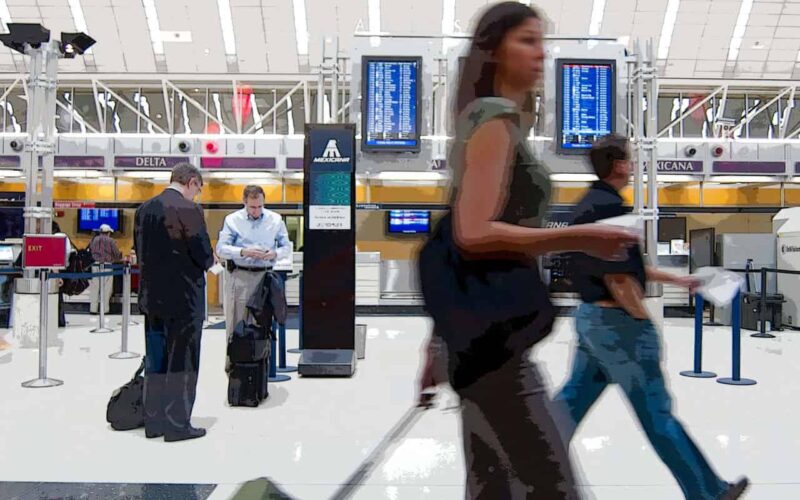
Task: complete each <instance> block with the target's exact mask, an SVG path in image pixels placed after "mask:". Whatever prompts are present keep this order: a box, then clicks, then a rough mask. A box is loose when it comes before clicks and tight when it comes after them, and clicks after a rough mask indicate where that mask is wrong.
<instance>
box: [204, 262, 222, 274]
mask: <svg viewBox="0 0 800 500" xmlns="http://www.w3.org/2000/svg"><path fill="white" fill-rule="evenodd" d="M224 270H225V268H224V267H222V264H220V263H219V262H217V263H216V264H214V265H213V266H211V269H209V270H208V272H210V273H211V274H213V275H214V276H216V275H218V274H219V273H221V272H222V271H224Z"/></svg>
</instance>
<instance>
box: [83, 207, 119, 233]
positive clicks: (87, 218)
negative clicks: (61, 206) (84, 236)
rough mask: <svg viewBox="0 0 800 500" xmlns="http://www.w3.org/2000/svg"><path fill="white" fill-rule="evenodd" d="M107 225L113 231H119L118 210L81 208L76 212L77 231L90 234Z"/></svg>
mask: <svg viewBox="0 0 800 500" xmlns="http://www.w3.org/2000/svg"><path fill="white" fill-rule="evenodd" d="M103 224H108V225H109V226H111V229H112V230H114V231H119V230H120V210H119V209H116V208H108V209H104V208H81V209H79V210H78V231H80V232H91V231H97V230H99V229H100V226H102V225H103Z"/></svg>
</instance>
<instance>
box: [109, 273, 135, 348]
mask: <svg viewBox="0 0 800 500" xmlns="http://www.w3.org/2000/svg"><path fill="white" fill-rule="evenodd" d="M130 320H131V265H130V264H129V263H127V262H126V263H125V265H124V267H123V268H122V323H121V324H120V326H121V327H122V341H121V345H120V350H119V352H115V353H114V354H110V355H109V356H108V357H109V358H111V359H133V358H138V357H139V355H138V354H136V353H135V352H128V325H129V324H130Z"/></svg>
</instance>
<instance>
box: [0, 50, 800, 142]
mask: <svg viewBox="0 0 800 500" xmlns="http://www.w3.org/2000/svg"><path fill="white" fill-rule="evenodd" d="M438 62H439V68H438V69H436V68H435V69H434V71H433V73H434V74H433V76H434V78H433V80H434V88H433V89H431V90H430V92H432V102H433V108H432V109H433V113H434V116H433V121H432V125H433V128H432V132H433V134H434V135H435V136H439V137H442V136H446V135H447V134H448V132H449V131H450V126H449V125H450V124H449V115H450V113H449V109H448V106H449V96H448V92H449V91H451V90H452V89H449V88H448V82H447V76H448V75H447V68H446V64H445V61H444V60H443V59H442V60H439V61H438ZM348 66H349V65H348V59H347V58H346V57H341V55H339V56H335V55H330V56H325V57H323V64H322V66H320V67H318V68H315V72H311V73H306V74H286V75H275V74H273V75H236V78H235V79H233V78H231V77H230V75H213V74H212V75H208V74H206V75H200V74H197V75H193V74H186V75H182V74H171V75H169V78H164V76H163V75H153V74H141V75H139V74H103V75H87V74H85V73H83V74H66V75H59V86H60V88H61V89H74V91H75V92H76V93H77V92H80V93H81V95H83V96H84V98H83V108H82V109H81V110H79V109H77V107H76V106H75V103H74V100H75V95H74V93H73V92H72V90H70V91H69V92H70V93H72V94H73V95H72V96H71V99H64V100H61V99H60V100H59V101H58V103H57V106H58V109H59V113H60V114H61V115H62V118H64V117H68V118H69V120H71V125H70V127H72V129H71V130H69V131H75V130H74V128H75V127H78V129H79V131H85V132H89V133H148V132H149V133H152V134H166V135H172V134H176V133H191V134H202V133H205V130H190V131H187V130H185V129H186V128H187V127H183V128H181V127H180V125H181V120H183V121H184V122H185V121H187V118H186V116H185V114H186V113H188V112H190V111H191V112H192V113H194V114H193V116H194V117H195V118H194V119H195V120H197V119H200V120H203V121H204V122H205V123H217V124H218V125H219V130H220V133H223V134H245V135H247V134H265V133H271V134H285V133H291V132H289V131H288V130H286V127H287V125H286V120H284V117H285V116H286V115H287V114H289V113H292V110H296V109H297V107H298V106H301V105H302V108H303V111H304V113H303V114H301V115H300V116H295V118H294V120H295V121H296V120H297V119H300V120H303V121H304V122H305V123H309V122H310V121H312V120H315V121H318V122H321V123H331V122H343V121H351V120H352V119H353V118H354V115H355V112H356V110H355V106H358V103H359V102H360V100H359V98H358V96H354V95H350V83H349V82H350V76H351V75H350V74H349V73H348V71H349V69H348ZM26 85H27V78H26V77H25V76H17V75H5V76H3V75H0V86H2V87H3V88H2V89H0V107H2V108H3V110H4V112H5V113H6V114H7V115H8V113H9V111H8V109H7V108H9V106H7V105H6V100H7V99H9V98H10V96H13V95H20V96H22V95H24V92H25V86H26ZM798 85H800V84H798ZM798 85H792V84H789V82H786V81H767V80H765V81H750V80H697V79H674V78H672V79H670V78H665V79H661V78H659V87H658V95H659V97H674V98H680V99H682V100H685V99H686V97H685V96H691V99H692V102H691V103H690V104H689V105H688V106H687V105H686V104H685V101H684V102H683V103H682V104H681V108H682V109H681V110H680V112H679V113H678V114H677V115H673V116H667V119H668V122H666V123H664V116H661V117H660V119H659V123H658V133H657V136H658V137H659V138H661V137H665V136H672V137H680V136H682V135H683V132H682V131H683V129H684V122H685V121H686V120H687V119H689V118H690V117H692V116H693V115H694V116H695V117H696V114H697V113H698V112H699V111H701V110H702V112H703V113H704V114H705V115H706V116H705V118H706V122H705V123H706V125H704V126H703V127H704V129H703V137H708V138H712V139H713V138H720V137H730V136H732V135H735V136H736V137H738V136H739V135H743V136H744V135H745V134H747V133H748V130H749V126H750V125H751V123H752V122H753V120H754V119H756V118H758V117H760V116H762V115H763V114H765V113H770V112H773V111H777V112H778V116H777V119H776V117H775V115H773V116H770V117H769V123H770V125H769V127H770V130H769V137H763V136H762V137H759V139H774V140H782V139H797V138H800V116H798V115H797V113H796V112H795V106H794V101H795V97H796V94H797V88H798ZM243 87H249V88H250V89H251V90H252V92H253V94H254V95H258V102H257V101H256V99H255V98H254V99H253V100H252V102H251V104H252V110H253V113H252V118H251V119H250V120H251V121H250V120H248V122H247V123H243V120H242V119H241V117H239V116H235V115H236V113H235V112H234V113H231V111H230V110H228V109H226V110H224V111H225V112H224V113H221V112H220V109H219V102H212V99H211V97H210V96H211V95H214V96H215V98H216V99H217V101H220V100H221V98H220V96H223V95H224V96H228V97H230V96H231V95H236V94H237V92H239V91H240V89H242V88H243ZM198 88H199V89H200V93H197V92H195V93H192V92H191V89H198ZM632 90H633V89H632ZM131 92H133V93H134V94H135V95H138V96H139V99H140V100H141V99H142V97H141V96H142V95H143V94H146V96H147V97H148V98H149V99H150V101H149V106H150V107H156V108H158V109H159V110H160V111H158V113H164V114H165V115H166V116H163V117H162V116H158V118H156V116H155V113H156V112H150V111H148V109H146V108H147V106H143V105H142V103H141V102H138V101H137V100H136V98H134V99H132V98H131ZM125 93H127V94H128V95H127V97H126V95H125ZM204 93H205V94H204ZM89 94H90V95H91V98H92V99H93V101H92V102H93V105H92V106H91V109H87V108H86V104H87V103H88V95H89ZM60 95H64V92H63V91H60ZM631 95H632V94H631ZM742 96H747V97H746V102H747V103H748V104H747V105H746V106H745V109H744V110H742V112H741V115H740V116H732V117H731V116H726V110H728V109H729V108H730V103H731V99H739V101H740V102H741V100H742ZM648 97H649V96H648ZM154 98H155V99H157V100H158V101H159V102H154V101H153V100H152V99H154ZM646 99H647V98H646ZM67 101H72V102H67ZM265 101H266V103H265ZM228 104H229V103H223V105H226V106H227V105H228ZM21 105H22V106H24V105H25V103H24V101H23V102H22V104H21ZM19 106H20V103H17V102H15V108H16V107H19ZM676 106H677V105H676ZM662 109H663V106H662ZM187 110H190V111H187ZM122 111H124V112H125V113H127V114H128V122H127V123H128V125H129V126H130V119H132V118H134V117H135V119H136V123H137V124H138V125H136V129H135V130H118V129H117V130H108V129H109V128H113V127H112V126H111V125H109V120H111V121H114V120H116V117H117V115H118V114H119V113H120V112H122ZM24 114H25V110H24V109H15V110H14V115H15V116H17V120H18V121H19V117H20V116H24ZM736 114H737V115H738V114H739V112H738V108H737V111H736ZM95 115H96V116H95ZM232 115H233V117H231V116H232ZM279 120H284V121H282V122H281V123H282V127H279V126H278V122H279ZM776 120H777V121H776ZM117 121H119V120H117ZM0 126H2V123H0ZM628 126H629V127H635V126H636V125H635V124H634V123H632V124H628ZM295 128H297V129H298V130H302V124H297V125H295ZM5 130H6V131H8V127H6V129H5ZM761 130H763V129H761ZM62 132H63V130H62ZM531 133H532V134H533V135H543V134H544V131H541V130H532V131H531ZM544 135H546V134H544Z"/></svg>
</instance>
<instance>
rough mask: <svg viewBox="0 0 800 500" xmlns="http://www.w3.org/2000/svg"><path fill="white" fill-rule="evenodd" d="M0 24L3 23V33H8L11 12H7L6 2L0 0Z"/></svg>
mask: <svg viewBox="0 0 800 500" xmlns="http://www.w3.org/2000/svg"><path fill="white" fill-rule="evenodd" d="M0 22H2V23H3V28H4V31H8V23H10V22H12V21H11V12H9V10H8V4H7V3H6V0H0Z"/></svg>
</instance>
